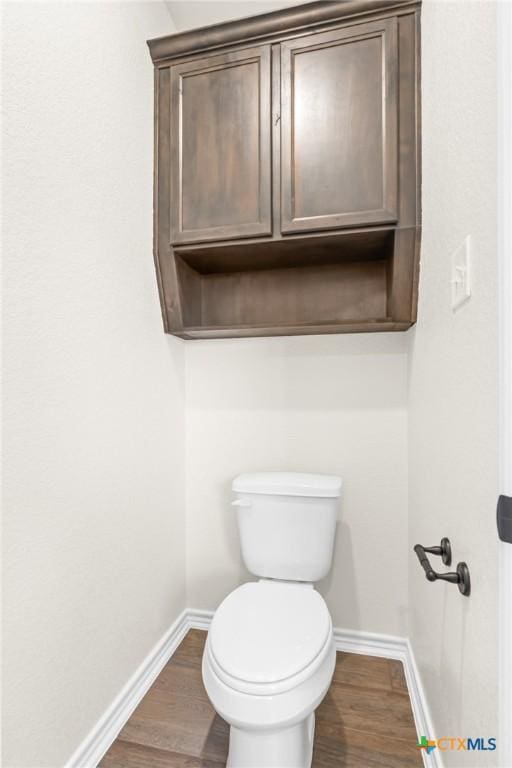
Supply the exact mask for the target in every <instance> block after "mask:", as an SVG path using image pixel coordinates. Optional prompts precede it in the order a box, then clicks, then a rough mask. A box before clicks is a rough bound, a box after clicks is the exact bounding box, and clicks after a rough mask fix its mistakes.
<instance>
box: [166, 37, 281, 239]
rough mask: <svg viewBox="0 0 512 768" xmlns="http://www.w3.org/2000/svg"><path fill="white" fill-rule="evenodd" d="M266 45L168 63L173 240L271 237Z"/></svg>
mask: <svg viewBox="0 0 512 768" xmlns="http://www.w3.org/2000/svg"><path fill="white" fill-rule="evenodd" d="M270 83H271V81H270V47H269V46H261V47H256V48H250V49H245V50H241V51H234V52H233V53H228V54H226V55H222V56H211V57H208V58H204V59H196V60H194V61H191V62H185V63H183V64H177V65H175V66H173V67H171V242H172V243H191V242H198V241H208V240H224V239H227V238H237V237H253V236H258V235H269V234H271V230H272V227H271V225H272V222H271V188H270V184H271V173H270V131H271V118H270V114H271V103H270V102H271V92H270Z"/></svg>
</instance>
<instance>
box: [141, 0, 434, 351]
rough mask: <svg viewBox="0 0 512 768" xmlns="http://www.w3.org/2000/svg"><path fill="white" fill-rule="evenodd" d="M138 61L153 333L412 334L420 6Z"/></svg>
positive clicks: (319, 16) (212, 36) (343, 6)
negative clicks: (151, 103)
mask: <svg viewBox="0 0 512 768" xmlns="http://www.w3.org/2000/svg"><path fill="white" fill-rule="evenodd" d="M149 47H150V51H151V55H152V58H153V61H154V64H155V110H156V120H155V137H156V152H155V158H156V166H155V262H156V268H157V275H158V281H159V289H160V299H161V304H162V312H163V318H164V326H165V330H166V331H167V332H169V333H173V334H176V335H178V336H182V337H183V338H216V337H223V336H224V337H225V336H255V335H256V336H257V335H278V334H279V335H280V334H298V333H336V332H343V331H374V330H404V329H406V328H408V327H409V326H410V325H411V324H412V323H413V322H414V321H415V317H416V303H417V280H418V265H419V240H420V193H419V191H420V184H419V176H420V174H419V66H418V58H419V2H417V0H397V1H396V2H393V1H391V2H389V1H388V2H386V1H385V0H373V1H372V2H369V0H342V1H341V2H317V3H309V4H307V5H301V6H297V7H296V8H289V9H286V10H284V11H278V12H275V13H270V14H265V15H262V16H256V17H253V18H252V19H243V20H241V21H234V22H231V23H228V24H221V25H216V26H215V27H211V28H204V29H198V30H192V31H190V32H184V33H181V34H177V35H172V36H169V37H167V38H159V39H157V40H152V41H150V42H149Z"/></svg>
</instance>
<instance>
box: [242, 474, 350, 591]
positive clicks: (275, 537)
mask: <svg viewBox="0 0 512 768" xmlns="http://www.w3.org/2000/svg"><path fill="white" fill-rule="evenodd" d="M233 492H234V494H235V501H233V505H234V506H235V507H236V509H237V517H238V529H239V532H240V543H241V549H242V557H243V560H244V563H245V565H246V567H247V569H248V570H249V571H250V572H251V573H253V574H254V575H255V576H260V577H263V578H269V579H286V580H290V581H307V582H314V581H319V580H320V579H322V578H323V577H324V576H325V575H326V574H327V573H328V572H329V570H330V568H331V563H332V556H333V548H334V537H335V533H336V517H337V510H338V504H339V497H340V494H341V478H340V477H336V476H334V475H310V474H303V473H299V472H258V473H253V474H244V475H239V476H238V477H236V478H235V480H234V481H233Z"/></svg>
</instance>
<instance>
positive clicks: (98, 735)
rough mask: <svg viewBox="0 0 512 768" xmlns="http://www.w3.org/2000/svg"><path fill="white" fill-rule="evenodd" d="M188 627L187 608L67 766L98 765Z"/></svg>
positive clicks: (81, 767) (71, 767) (90, 766)
mask: <svg viewBox="0 0 512 768" xmlns="http://www.w3.org/2000/svg"><path fill="white" fill-rule="evenodd" d="M189 629H190V625H189V623H188V611H187V610H184V611H183V612H182V613H181V614H180V615H179V616H178V618H177V619H176V621H175V622H174V624H173V625H172V626H171V627H170V628H169V629H168V630H167V632H166V633H165V635H164V636H163V637H162V639H161V640H160V641H159V642H158V643H157V644H156V645H155V646H154V648H152V650H151V651H150V652H149V654H148V655H147V657H146V658H145V659H144V661H143V662H142V664H141V665H140V666H139V668H138V669H137V670H136V671H135V672H134V674H133V675H132V677H131V678H130V679H129V680H128V682H127V683H126V685H125V686H124V688H123V689H122V690H121V691H120V693H119V694H118V696H116V698H115V699H114V701H113V702H112V704H111V705H110V706H109V708H108V709H107V711H106V712H105V714H104V715H103V716H102V717H101V718H100V719H99V720H98V722H97V723H96V725H95V726H94V727H93V729H92V731H91V732H90V733H89V735H88V736H87V737H86V738H85V739H84V741H83V742H82V743H81V744H80V746H79V747H78V749H77V750H76V751H75V752H74V753H73V755H72V756H71V758H70V759H69V760H68V762H67V763H66V768H96V766H97V765H98V763H99V761H100V760H101V758H102V757H103V755H104V754H105V752H106V751H107V750H108V749H109V747H110V746H111V745H112V743H113V742H114V741H115V739H116V737H117V735H118V734H119V732H120V730H121V729H122V728H123V726H124V725H125V723H126V722H127V721H128V719H129V718H130V715H131V714H132V712H133V711H134V709H135V708H136V707H137V705H138V704H139V702H140V701H141V699H142V698H143V697H144V695H145V694H146V693H147V691H148V690H149V688H150V687H151V685H152V684H153V683H154V681H155V680H156V678H157V677H158V675H159V674H160V672H161V671H162V669H163V668H164V667H165V665H166V664H167V662H168V661H169V659H170V658H171V656H172V655H173V653H174V652H175V650H176V648H177V647H178V645H179V644H180V643H181V641H182V640H183V638H184V637H185V635H186V634H187V632H188V630H189Z"/></svg>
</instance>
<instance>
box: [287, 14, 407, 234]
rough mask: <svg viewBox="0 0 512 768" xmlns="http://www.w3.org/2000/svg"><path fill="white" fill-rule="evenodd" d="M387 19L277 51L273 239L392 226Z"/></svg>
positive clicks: (392, 63) (394, 54)
mask: <svg viewBox="0 0 512 768" xmlns="http://www.w3.org/2000/svg"><path fill="white" fill-rule="evenodd" d="M396 32H397V21H396V18H391V19H382V20H380V21H374V22H369V23H367V24H357V25H354V26H350V27H344V28H342V29H337V30H335V31H333V32H326V33H324V34H316V35H308V36H307V37H300V38H298V39H295V40H290V41H286V42H284V43H283V44H282V45H281V179H282V182H281V200H282V202H281V231H282V232H286V233H288V232H300V231H305V230H308V231H312V230H316V229H337V228H338V227H347V226H362V225H364V224H385V223H391V222H395V221H396V220H397V210H396V206H397V164H396V155H397V125H398V119H397V109H398V73H397V67H398V47H397V33H396Z"/></svg>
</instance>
